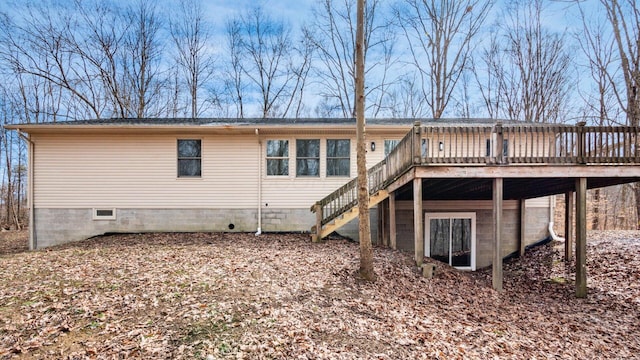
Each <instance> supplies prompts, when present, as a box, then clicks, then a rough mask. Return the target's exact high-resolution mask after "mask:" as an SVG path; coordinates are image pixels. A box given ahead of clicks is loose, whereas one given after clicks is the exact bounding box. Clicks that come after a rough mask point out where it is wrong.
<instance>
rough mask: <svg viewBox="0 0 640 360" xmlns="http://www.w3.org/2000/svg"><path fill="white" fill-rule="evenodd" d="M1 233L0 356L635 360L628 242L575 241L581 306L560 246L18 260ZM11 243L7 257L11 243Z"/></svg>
mask: <svg viewBox="0 0 640 360" xmlns="http://www.w3.org/2000/svg"><path fill="white" fill-rule="evenodd" d="M25 236H26V234H25V233H24V232H23V233H20V234H19V236H16V233H2V234H0V359H12V358H41V359H45V358H46V359H83V358H90V359H103V358H104V359H113V358H185V359H193V358H196V359H197V358H204V359H217V358H236V359H240V358H245V359H255V358H276V359H285V358H286V359H289V358H298V359H305V358H313V359H315V358H331V359H360V358H369V359H409V358H415V359H419V358H428V359H456V358H459V359H465V358H468V359H488V358H517V359H523V358H527V359H547V358H554V359H559V358H562V359H564V358H577V359H602V358H615V359H620V358H634V357H640V233H639V232H599V233H590V234H589V247H588V274H589V290H588V291H589V296H588V298H587V299H576V298H575V297H574V286H573V276H574V274H573V272H572V269H571V266H567V267H566V268H565V265H564V262H562V261H561V257H560V254H561V253H562V247H561V246H562V244H549V245H545V246H542V247H539V248H536V249H533V250H531V251H529V252H527V254H526V256H525V258H524V259H515V260H512V261H509V262H507V263H506V264H505V282H504V288H505V290H504V292H503V293H500V294H499V293H497V292H495V291H493V290H492V289H491V277H490V269H488V270H484V271H479V272H476V273H466V272H460V271H456V270H453V269H450V268H447V267H445V266H444V265H441V264H438V265H437V272H436V275H435V277H434V278H432V279H426V278H423V277H421V276H420V274H419V273H418V272H417V270H416V269H415V267H414V266H413V265H412V261H411V257H412V256H411V254H406V253H402V252H398V251H393V250H389V249H385V248H376V249H375V268H376V272H377V274H378V281H377V282H375V283H368V282H364V281H361V280H359V279H358V278H357V276H355V275H354V271H355V270H356V269H357V267H358V249H359V248H358V246H357V245H356V244H354V243H350V242H347V241H344V240H330V241H326V242H323V243H319V244H313V243H311V242H310V241H309V240H308V235H301V234H265V235H262V236H259V237H255V236H254V235H253V234H222V233H218V234H140V235H137V234H136V235H117V236H105V237H99V238H95V239H91V240H87V241H83V242H79V243H75V244H70V245H65V246H60V247H55V248H50V249H47V250H42V251H35V252H29V251H26V249H24V243H25V240H24V238H25ZM16 244H18V245H16Z"/></svg>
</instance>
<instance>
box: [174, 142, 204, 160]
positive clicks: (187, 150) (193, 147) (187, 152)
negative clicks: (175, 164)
mask: <svg viewBox="0 0 640 360" xmlns="http://www.w3.org/2000/svg"><path fill="white" fill-rule="evenodd" d="M178 157H181V158H184V157H200V140H178Z"/></svg>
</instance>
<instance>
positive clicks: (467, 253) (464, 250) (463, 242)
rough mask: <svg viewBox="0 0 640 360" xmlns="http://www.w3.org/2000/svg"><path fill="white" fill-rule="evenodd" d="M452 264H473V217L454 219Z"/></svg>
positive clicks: (452, 228) (452, 226)
mask: <svg viewBox="0 0 640 360" xmlns="http://www.w3.org/2000/svg"><path fill="white" fill-rule="evenodd" d="M452 221H453V222H452V224H451V253H452V256H451V266H463V267H467V266H471V219H452Z"/></svg>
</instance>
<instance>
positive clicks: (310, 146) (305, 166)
mask: <svg viewBox="0 0 640 360" xmlns="http://www.w3.org/2000/svg"><path fill="white" fill-rule="evenodd" d="M296 176H320V140H319V139H309V140H308V139H298V140H296Z"/></svg>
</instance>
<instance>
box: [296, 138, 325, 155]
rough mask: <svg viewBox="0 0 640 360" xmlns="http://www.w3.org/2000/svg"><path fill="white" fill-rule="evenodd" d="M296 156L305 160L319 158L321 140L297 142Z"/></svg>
mask: <svg viewBox="0 0 640 360" xmlns="http://www.w3.org/2000/svg"><path fill="white" fill-rule="evenodd" d="M296 156H297V157H303V158H313V157H315V158H319V157H320V140H296Z"/></svg>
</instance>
